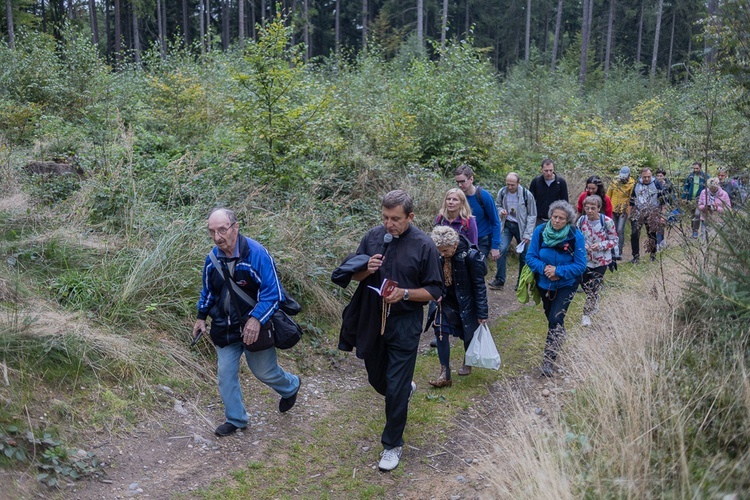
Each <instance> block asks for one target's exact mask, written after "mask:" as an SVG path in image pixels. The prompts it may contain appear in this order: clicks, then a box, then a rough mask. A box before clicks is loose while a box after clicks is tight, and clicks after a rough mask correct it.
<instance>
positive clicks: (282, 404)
mask: <svg viewBox="0 0 750 500" xmlns="http://www.w3.org/2000/svg"><path fill="white" fill-rule="evenodd" d="M300 387H302V379H301V378H300V379H299V385H298V386H297V392H295V393H294V394H292V395H291V396H289V397H288V398H281V400H280V401H279V411H280V412H281V413H286V412H288V411H289V410H291V409H292V407H293V406H294V403H296V402H297V394H299V388H300Z"/></svg>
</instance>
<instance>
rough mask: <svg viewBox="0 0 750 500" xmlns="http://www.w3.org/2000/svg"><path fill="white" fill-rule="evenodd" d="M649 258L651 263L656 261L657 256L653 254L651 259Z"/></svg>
mask: <svg viewBox="0 0 750 500" xmlns="http://www.w3.org/2000/svg"><path fill="white" fill-rule="evenodd" d="M649 258H650V259H651V262H654V261H655V260H656V254H655V253H652V254H651V257H649Z"/></svg>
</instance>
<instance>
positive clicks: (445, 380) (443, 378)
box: [430, 366, 453, 387]
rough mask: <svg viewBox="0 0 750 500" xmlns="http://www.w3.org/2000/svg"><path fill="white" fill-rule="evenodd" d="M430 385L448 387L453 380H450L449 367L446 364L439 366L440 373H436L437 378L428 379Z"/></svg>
mask: <svg viewBox="0 0 750 500" xmlns="http://www.w3.org/2000/svg"><path fill="white" fill-rule="evenodd" d="M430 385H431V386H432V387H450V386H452V385H453V381H452V380H451V369H450V368H448V367H446V366H441V367H440V375H438V378H437V380H430Z"/></svg>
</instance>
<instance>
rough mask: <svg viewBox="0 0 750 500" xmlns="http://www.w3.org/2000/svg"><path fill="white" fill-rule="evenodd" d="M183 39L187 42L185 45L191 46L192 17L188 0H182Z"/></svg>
mask: <svg viewBox="0 0 750 500" xmlns="http://www.w3.org/2000/svg"><path fill="white" fill-rule="evenodd" d="M182 40H183V41H184V42H185V47H189V46H190V17H189V16H188V3H187V0H182Z"/></svg>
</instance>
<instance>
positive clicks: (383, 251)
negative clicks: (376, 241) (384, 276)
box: [380, 233, 393, 256]
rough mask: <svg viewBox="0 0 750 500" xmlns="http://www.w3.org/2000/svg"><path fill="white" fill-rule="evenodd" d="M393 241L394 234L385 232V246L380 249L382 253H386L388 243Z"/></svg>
mask: <svg viewBox="0 0 750 500" xmlns="http://www.w3.org/2000/svg"><path fill="white" fill-rule="evenodd" d="M391 241H393V235H392V234H391V233H385V235H383V248H382V249H381V250H380V255H383V256H384V255H385V251H386V250H387V249H388V245H390V244H391Z"/></svg>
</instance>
